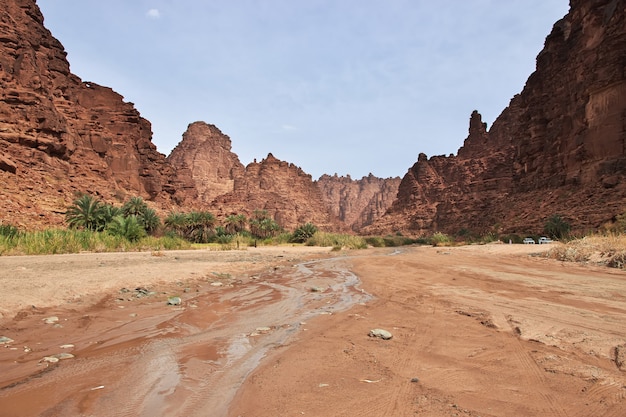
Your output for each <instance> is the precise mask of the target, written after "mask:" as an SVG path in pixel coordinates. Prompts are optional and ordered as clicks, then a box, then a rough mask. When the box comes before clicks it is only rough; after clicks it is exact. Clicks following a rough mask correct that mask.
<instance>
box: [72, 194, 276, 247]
mask: <svg viewBox="0 0 626 417" xmlns="http://www.w3.org/2000/svg"><path fill="white" fill-rule="evenodd" d="M65 216H66V221H67V224H68V225H69V226H70V227H71V228H79V229H88V230H92V231H96V232H100V231H108V232H110V233H112V234H116V235H120V236H124V237H126V238H127V239H129V240H131V241H134V240H138V239H140V238H142V237H144V236H146V235H147V234H165V235H173V236H178V237H181V238H183V239H186V240H188V241H190V242H193V243H209V242H214V241H217V242H220V243H227V242H229V241H230V240H231V239H232V238H233V237H234V236H236V235H244V236H249V237H253V238H258V239H267V238H271V237H273V236H276V235H277V234H278V233H280V232H282V231H283V230H282V228H281V227H280V225H279V224H278V223H277V222H276V221H275V220H274V219H272V218H271V217H270V216H269V215H268V212H267V211H266V210H255V211H254V213H253V215H252V217H251V218H250V219H248V218H247V217H246V216H245V215H243V214H232V215H230V216H227V217H226V218H225V219H224V221H223V222H222V224H218V221H217V219H216V217H215V216H214V215H213V214H212V213H210V212H208V211H192V212H188V213H181V212H173V213H170V214H169V215H168V216H167V217H166V218H165V219H164V221H163V223H161V220H160V218H159V216H158V215H157V214H156V212H155V211H154V210H153V209H151V208H149V207H148V205H147V204H146V202H145V201H144V200H143V199H142V198H141V197H132V198H130V199H129V200H128V201H126V202H125V203H124V204H123V205H122V206H121V207H115V206H113V205H111V204H108V203H104V202H102V201H100V200H98V199H97V198H95V197H93V196H91V195H89V194H84V195H82V196H80V197H79V198H77V199H76V200H74V202H73V203H72V205H71V206H70V207H69V208H68V209H67V212H66V214H65Z"/></svg>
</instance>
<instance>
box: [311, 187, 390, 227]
mask: <svg viewBox="0 0 626 417" xmlns="http://www.w3.org/2000/svg"><path fill="white" fill-rule="evenodd" d="M316 183H317V185H318V187H319V188H320V189H321V192H322V196H323V198H324V201H325V202H326V205H327V206H328V207H330V209H331V213H332V214H333V215H334V216H335V217H337V218H339V220H340V221H341V222H342V223H343V224H345V225H346V226H347V227H349V228H350V229H352V230H353V231H356V232H358V231H360V230H361V229H362V228H363V227H365V226H368V225H370V224H372V223H373V222H374V221H375V220H376V219H378V218H379V217H381V216H382V215H383V214H385V212H386V211H387V209H388V208H389V207H390V206H391V203H393V201H394V200H395V198H396V194H397V193H398V186H399V185H400V177H396V178H385V179H383V178H378V177H375V176H374V175H372V174H369V175H368V176H367V177H363V178H361V179H360V180H353V179H352V178H350V176H349V175H348V176H346V177H343V176H341V177H339V176H337V174H335V175H333V176H330V175H322V176H321V177H320V178H319V180H317V182H316Z"/></svg>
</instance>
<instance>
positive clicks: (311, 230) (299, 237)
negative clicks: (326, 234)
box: [290, 223, 317, 243]
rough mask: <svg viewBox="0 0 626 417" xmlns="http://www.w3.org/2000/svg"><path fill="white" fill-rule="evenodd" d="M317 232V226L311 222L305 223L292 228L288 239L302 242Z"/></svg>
mask: <svg viewBox="0 0 626 417" xmlns="http://www.w3.org/2000/svg"><path fill="white" fill-rule="evenodd" d="M316 232H317V226H315V225H314V224H312V223H306V224H304V225H302V226H300V227H298V228H297V229H296V230H294V232H293V235H292V236H291V239H290V241H291V242H295V243H304V242H306V241H307V240H308V239H309V238H311V237H313V235H314V234H315V233H316Z"/></svg>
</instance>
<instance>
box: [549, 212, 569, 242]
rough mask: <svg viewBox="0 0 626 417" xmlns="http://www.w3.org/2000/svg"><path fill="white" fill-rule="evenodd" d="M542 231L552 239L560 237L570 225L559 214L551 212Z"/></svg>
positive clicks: (566, 231) (566, 232) (567, 230)
mask: <svg viewBox="0 0 626 417" xmlns="http://www.w3.org/2000/svg"><path fill="white" fill-rule="evenodd" d="M543 231H544V233H546V234H547V235H548V236H550V237H551V238H553V239H561V238H563V237H565V236H566V235H567V234H568V233H569V231H570V225H569V223H568V222H567V221H565V219H564V218H563V217H562V216H561V215H560V214H553V215H552V216H550V217H549V218H548V220H547V221H546V224H545V226H544V227H543Z"/></svg>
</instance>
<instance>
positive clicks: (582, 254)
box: [547, 234, 626, 269]
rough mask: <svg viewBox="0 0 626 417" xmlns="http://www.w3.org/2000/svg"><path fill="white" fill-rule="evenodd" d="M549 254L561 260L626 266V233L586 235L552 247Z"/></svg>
mask: <svg viewBox="0 0 626 417" xmlns="http://www.w3.org/2000/svg"><path fill="white" fill-rule="evenodd" d="M547 256H548V257H550V258H553V259H558V260H560V261H571V262H592V263H597V264H601V265H606V266H610V267H613V268H622V269H623V268H625V267H626V235H617V234H611V235H606V236H586V237H583V238H581V239H574V240H570V241H569V242H567V243H566V244H564V245H559V246H556V247H554V248H552V249H550V250H549V251H548V253H547Z"/></svg>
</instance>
